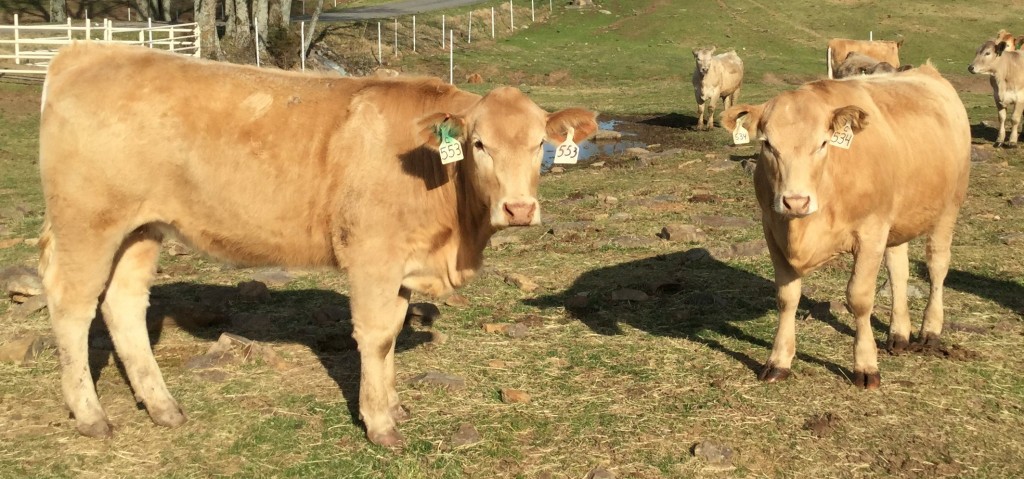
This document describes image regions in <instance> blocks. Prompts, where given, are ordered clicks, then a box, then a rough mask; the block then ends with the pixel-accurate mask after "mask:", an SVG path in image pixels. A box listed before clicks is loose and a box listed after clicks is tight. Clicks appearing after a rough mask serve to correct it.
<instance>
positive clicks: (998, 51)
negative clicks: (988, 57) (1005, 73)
mask: <svg viewBox="0 0 1024 479" xmlns="http://www.w3.org/2000/svg"><path fill="white" fill-rule="evenodd" d="M1004 51H1006V42H999V43H996V55H1002V54H1003V52H1004Z"/></svg>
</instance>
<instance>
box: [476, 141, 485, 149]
mask: <svg viewBox="0 0 1024 479" xmlns="http://www.w3.org/2000/svg"><path fill="white" fill-rule="evenodd" d="M473 147H475V148H476V149H478V150H482V149H484V142H482V141H480V140H476V141H474V142H473Z"/></svg>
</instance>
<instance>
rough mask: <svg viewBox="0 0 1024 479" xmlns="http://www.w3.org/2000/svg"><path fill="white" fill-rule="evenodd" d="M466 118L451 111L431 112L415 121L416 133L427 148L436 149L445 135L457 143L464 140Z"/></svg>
mask: <svg viewBox="0 0 1024 479" xmlns="http://www.w3.org/2000/svg"><path fill="white" fill-rule="evenodd" d="M466 130H467V128H466V120H465V119H464V118H462V117H461V116H458V115H453V114H451V113H432V114H430V115H427V116H425V117H423V118H420V119H419V120H418V121H417V122H416V134H417V138H419V140H420V143H422V144H423V145H424V146H426V147H427V148H430V149H432V150H437V149H438V146H440V144H441V141H442V140H443V139H444V138H445V136H450V137H452V138H454V139H455V140H456V141H458V142H459V143H462V142H464V141H466V134H467V132H466Z"/></svg>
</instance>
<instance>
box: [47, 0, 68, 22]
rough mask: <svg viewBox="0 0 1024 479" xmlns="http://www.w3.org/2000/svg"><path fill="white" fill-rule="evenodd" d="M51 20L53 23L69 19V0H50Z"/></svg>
mask: <svg viewBox="0 0 1024 479" xmlns="http://www.w3.org/2000/svg"><path fill="white" fill-rule="evenodd" d="M50 21H51V22H53V23H64V22H67V21H68V2H67V0H50Z"/></svg>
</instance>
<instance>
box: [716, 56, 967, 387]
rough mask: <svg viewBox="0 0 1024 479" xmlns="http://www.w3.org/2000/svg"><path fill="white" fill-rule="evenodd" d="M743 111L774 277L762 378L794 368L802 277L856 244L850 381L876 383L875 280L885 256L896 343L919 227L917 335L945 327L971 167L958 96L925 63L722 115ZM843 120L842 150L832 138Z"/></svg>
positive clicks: (899, 344) (727, 122)
mask: <svg viewBox="0 0 1024 479" xmlns="http://www.w3.org/2000/svg"><path fill="white" fill-rule="evenodd" d="M738 119H742V120H743V124H744V125H745V127H746V128H748V129H751V131H750V135H751V137H759V138H760V139H761V153H760V157H759V159H758V162H757V169H756V170H755V173H754V189H755V191H756V195H757V201H758V203H759V204H760V206H761V222H762V225H763V228H764V235H765V239H766V240H767V242H768V249H769V251H770V253H771V257H772V264H773V265H774V267H775V284H776V286H777V287H778V304H779V329H778V332H777V333H776V336H775V345H774V347H773V348H772V353H771V356H770V357H769V358H768V361H767V362H766V363H765V365H764V368H763V369H762V370H761V373H760V374H759V377H760V379H762V380H764V381H769V382H771V381H777V380H781V379H785V378H786V377H787V376H788V375H789V371H790V366H791V364H792V361H793V357H794V356H795V355H796V339H795V327H796V325H795V319H796V309H797V303H799V301H800V285H801V278H802V277H803V276H804V275H806V274H808V273H810V272H811V271H814V270H815V269H816V268H817V267H819V266H820V265H822V264H824V263H825V262H826V261H828V260H830V259H832V258H834V257H835V256H837V255H839V254H840V253H843V252H851V253H853V256H854V266H853V275H852V276H851V277H850V281H849V285H848V287H847V290H846V297H847V302H848V304H849V306H850V309H851V311H852V312H853V314H854V316H855V317H856V339H855V342H854V366H853V373H854V377H853V382H854V384H855V385H857V386H860V387H863V388H868V389H874V388H877V387H878V386H879V384H880V382H881V376H880V375H879V372H878V358H877V351H876V348H875V340H874V335H873V334H872V331H871V311H872V309H873V307H874V298H875V279H876V276H877V274H878V270H879V267H880V264H881V262H882V258H883V257H884V258H885V264H886V267H887V269H888V270H889V278H890V279H889V282H890V284H891V287H892V304H893V307H892V314H891V323H890V327H889V340H888V347H889V348H890V349H891V350H893V351H900V350H903V349H904V348H906V346H907V345H908V343H909V339H910V316H909V313H908V309H907V278H908V276H909V265H908V259H907V242H908V241H910V240H911V239H914V238H917V237H919V236H923V235H927V236H928V244H927V248H926V249H925V252H926V256H927V263H928V275H929V279H930V281H931V294H930V296H929V298H928V306H927V307H926V309H925V314H924V323H923V324H922V326H921V333H920V338H919V339H920V341H921V342H922V343H925V344H928V345H935V344H937V343H938V341H939V335H940V334H941V333H942V323H943V307H942V284H943V281H944V280H945V278H946V272H947V271H948V268H949V258H950V243H951V242H952V238H953V226H954V223H955V222H956V216H957V213H958V211H959V209H960V205H961V204H962V203H963V201H964V196H965V194H966V190H967V180H968V173H969V171H970V158H971V131H970V124H969V123H968V120H967V112H966V110H965V109H964V106H963V103H961V102H960V98H959V97H958V96H957V93H956V90H954V89H953V87H952V85H950V84H949V82H947V81H946V80H944V79H943V78H942V77H941V76H940V75H939V73H938V71H936V70H935V68H933V67H932V66H931V64H927V65H925V66H922V67H920V68H917V69H913V70H909V71H906V72H902V73H896V74H892V75H880V76H863V77H858V78H850V79H846V80H836V81H830V80H823V81H817V82H812V83H808V84H806V85H804V86H802V87H800V88H799V89H797V90H795V91H789V92H785V93H782V94H780V95H779V96H777V97H775V98H773V99H772V100H769V101H768V102H767V103H765V104H762V105H757V106H751V105H741V106H738V107H735V108H732V109H730V110H728V111H726V112H725V115H724V117H723V121H722V124H723V126H725V127H726V128H730V129H732V128H734V126H735V124H736V123H737V121H738ZM846 125H849V127H850V128H851V130H852V141H851V142H850V143H849V144H848V146H849V149H842V148H840V147H839V146H833V144H832V143H831V141H832V140H833V139H836V140H842V138H841V136H842V131H843V130H844V127H845V126H846Z"/></svg>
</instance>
